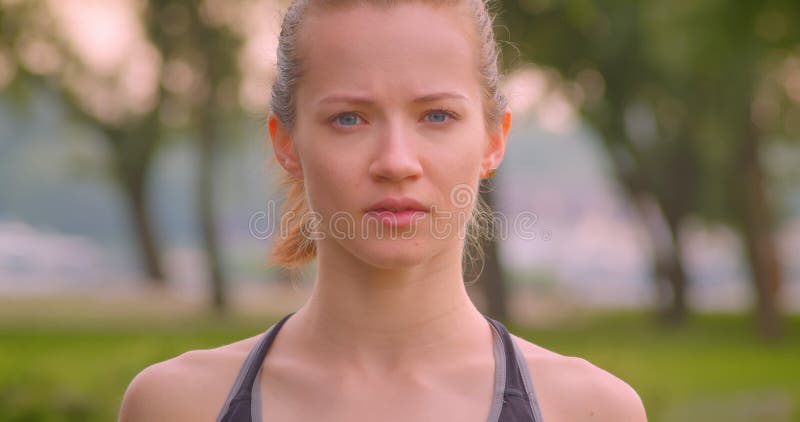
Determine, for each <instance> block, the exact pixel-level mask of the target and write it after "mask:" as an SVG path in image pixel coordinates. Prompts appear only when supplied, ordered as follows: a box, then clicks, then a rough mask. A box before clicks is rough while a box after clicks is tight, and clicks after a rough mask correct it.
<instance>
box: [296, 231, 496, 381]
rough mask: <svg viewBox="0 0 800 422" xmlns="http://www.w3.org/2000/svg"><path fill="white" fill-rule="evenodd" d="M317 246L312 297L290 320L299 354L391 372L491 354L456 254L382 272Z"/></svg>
mask: <svg viewBox="0 0 800 422" xmlns="http://www.w3.org/2000/svg"><path fill="white" fill-rule="evenodd" d="M321 243H324V242H321ZM320 246H321V247H320V248H319V249H318V261H317V263H318V271H317V277H316V280H315V283H314V289H313V291H312V294H311V296H310V298H309V299H308V301H307V302H306V303H305V305H303V307H302V308H301V309H300V310H298V312H297V313H296V314H295V316H293V317H292V318H290V321H291V320H295V321H293V324H297V327H298V330H297V331H296V332H297V333H298V341H299V343H304V344H302V346H301V345H300V344H298V347H300V348H301V350H306V351H314V350H318V351H320V353H321V354H324V361H325V362H328V363H330V364H333V365H339V364H341V365H343V366H347V367H354V368H356V369H357V370H363V371H365V372H390V371H396V370H398V368H408V367H409V366H420V365H423V364H425V363H426V362H427V363H434V362H437V363H438V362H446V361H447V360H448V359H450V360H452V359H453V356H454V355H456V356H463V355H464V354H466V353H468V352H473V351H478V352H485V351H486V350H487V348H488V349H490V348H491V332H490V331H489V330H490V328H489V326H488V322H487V321H486V320H485V318H484V317H483V315H482V314H481V313H480V312H479V311H478V310H477V309H476V308H475V306H474V304H473V303H472V301H471V300H470V298H469V296H468V294H467V291H466V288H465V286H464V282H463V277H462V275H461V255H460V254H461V251H460V249H459V248H452V249H450V250H449V251H446V252H443V254H442V255H441V256H434V257H432V258H431V259H429V260H426V261H425V262H424V263H421V264H419V265H417V266H414V267H405V268H402V269H382V268H375V267H371V266H367V265H364V263H363V262H361V261H359V262H358V263H354V262H353V260H354V258H353V257H352V255H349V254H347V253H336V252H337V251H336V248H326V247H324V245H320ZM454 255H455V256H454ZM288 323H289V322H287V324H288ZM320 357H322V356H320Z"/></svg>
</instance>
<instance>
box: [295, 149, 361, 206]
mask: <svg viewBox="0 0 800 422" xmlns="http://www.w3.org/2000/svg"><path fill="white" fill-rule="evenodd" d="M299 154H300V157H301V162H302V165H303V177H304V179H305V185H306V191H307V194H308V197H309V198H308V199H309V202H310V204H311V207H312V209H314V210H315V211H318V212H321V213H329V212H332V211H334V210H339V209H345V208H347V207H348V204H351V203H352V201H353V198H352V194H353V192H358V191H359V190H358V189H359V185H360V184H361V183H363V180H361V179H362V178H363V176H362V178H359V177H358V172H357V169H358V163H357V161H358V159H357V157H349V156H347V155H346V154H345V153H343V152H342V151H327V150H326V149H325V148H322V147H321V145H319V144H317V145H316V146H314V148H303V149H302V150H301V151H299Z"/></svg>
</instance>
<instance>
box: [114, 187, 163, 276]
mask: <svg viewBox="0 0 800 422" xmlns="http://www.w3.org/2000/svg"><path fill="white" fill-rule="evenodd" d="M120 173H121V174H120V175H119V177H120V178H122V180H121V183H120V186H121V187H122V190H123V193H124V195H125V198H126V200H127V202H128V210H129V211H130V215H131V217H132V223H133V229H134V235H135V238H136V245H137V246H138V248H137V249H138V251H139V257H140V260H141V264H142V267H143V270H144V272H145V275H146V277H147V281H148V282H150V283H151V284H152V285H155V286H160V287H161V286H164V285H165V284H166V279H165V277H164V270H163V267H162V265H161V251H160V248H159V247H158V242H157V241H156V237H155V230H153V222H152V219H151V218H150V213H149V211H148V209H147V192H146V189H145V183H144V180H143V179H144V175H139V174H122V172H120Z"/></svg>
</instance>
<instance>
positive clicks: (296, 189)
mask: <svg viewBox="0 0 800 422" xmlns="http://www.w3.org/2000/svg"><path fill="white" fill-rule="evenodd" d="M412 2H416V3H424V4H427V5H431V6H435V7H441V6H450V7H456V6H466V7H467V9H468V10H469V11H470V12H471V15H472V17H473V23H474V25H475V28H476V33H477V35H478V40H477V42H478V43H479V58H480V63H479V73H480V78H481V84H482V87H483V105H484V120H485V123H486V127H487V129H488V128H495V127H497V126H498V125H499V124H500V123H501V119H502V115H503V113H504V112H505V110H506V108H507V106H508V101H507V100H506V98H505V97H504V96H503V95H502V94H501V93H500V91H499V74H500V71H499V58H500V50H499V48H498V47H497V42H496V40H495V35H494V26H493V25H494V19H493V16H492V14H491V13H490V7H489V1H488V0H294V1H292V3H291V4H290V5H289V8H288V10H287V12H286V14H285V15H284V18H283V23H282V25H281V33H280V36H279V39H278V49H277V59H278V62H277V73H276V77H275V82H274V83H273V85H272V94H271V102H270V110H271V111H272V112H273V113H275V115H276V116H277V118H278V119H279V120H280V121H281V123H282V124H283V125H284V126H285V127H286V128H287V130H289V131H291V130H292V129H293V127H294V125H295V120H296V107H295V96H294V92H295V89H296V87H297V83H298V81H299V80H300V77H301V75H302V69H301V63H300V59H301V56H300V54H299V51H298V50H299V47H298V32H299V30H300V27H301V24H302V22H303V18H304V17H305V16H307V15H309V14H310V13H314V12H318V11H319V12H324V11H328V10H332V9H338V8H344V7H349V6H357V5H371V6H377V7H385V8H390V7H394V6H398V5H400V4H404V3H412ZM278 186H279V188H282V189H283V190H284V191H285V202H284V204H283V209H282V213H283V215H284V216H286V215H291V216H305V215H308V214H309V211H310V209H309V206H308V200H307V198H306V190H305V185H304V182H303V180H302V179H300V178H297V177H295V176H293V175H291V174H289V173H288V172H285V171H284V172H283V176H282V177H281V179H280V180H279V183H278ZM476 199H477V202H476V206H475V208H474V209H473V210H472V214H471V215H470V219H469V220H468V222H467V230H466V247H465V249H464V259H465V260H467V261H471V260H474V259H480V260H482V259H483V257H484V254H483V248H482V241H483V240H484V239H486V238H488V236H490V235H491V234H492V224H491V223H492V213H491V209H490V208H489V206H488V205H487V204H486V203H485V201H483V199H482V198H481V197H480V196H479V195H478V197H477V198H476ZM308 223H309V221H308V220H307V219H303V218H300V219H298V218H288V219H287V218H284V219H282V221H281V224H282V225H285V226H284V229H283V230H281V233H282V236H280V237H279V238H278V239H277V240H276V242H275V244H274V246H273V249H272V252H271V254H270V262H271V263H272V264H274V265H280V266H282V267H284V268H286V269H288V270H297V269H299V268H300V267H302V266H303V265H305V264H307V263H308V262H310V261H312V260H313V259H314V258H315V257H316V251H317V250H316V243H315V241H314V240H313V238H312V237H311V236H309V233H310V230H311V229H310V227H309V224H308Z"/></svg>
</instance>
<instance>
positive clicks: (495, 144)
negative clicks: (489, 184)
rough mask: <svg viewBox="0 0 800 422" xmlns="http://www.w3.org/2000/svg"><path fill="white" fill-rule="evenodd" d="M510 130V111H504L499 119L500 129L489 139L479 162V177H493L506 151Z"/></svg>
mask: <svg viewBox="0 0 800 422" xmlns="http://www.w3.org/2000/svg"><path fill="white" fill-rule="evenodd" d="M510 130H511V111H509V110H506V111H505V112H503V115H502V116H501V119H500V127H499V128H498V130H497V131H496V132H495V133H494V134H493V135H491V136H490V137H489V147H488V148H487V149H486V153H485V154H484V156H483V160H482V162H481V177H482V178H487V179H488V178H492V177H494V174H495V172H496V171H497V168H498V167H499V166H500V162H501V161H503V156H504V155H505V151H506V141H507V139H508V133H509V131H510Z"/></svg>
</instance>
